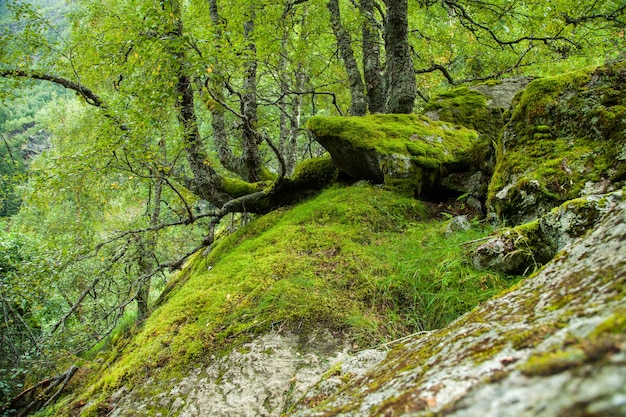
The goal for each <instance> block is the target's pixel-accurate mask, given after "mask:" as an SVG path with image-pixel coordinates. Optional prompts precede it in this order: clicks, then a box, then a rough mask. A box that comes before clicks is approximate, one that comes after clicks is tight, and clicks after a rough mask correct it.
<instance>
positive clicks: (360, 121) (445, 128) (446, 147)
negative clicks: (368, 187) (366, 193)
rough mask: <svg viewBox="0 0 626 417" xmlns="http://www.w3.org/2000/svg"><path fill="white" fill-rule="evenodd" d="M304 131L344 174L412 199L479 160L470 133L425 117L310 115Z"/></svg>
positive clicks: (474, 138)
mask: <svg viewBox="0 0 626 417" xmlns="http://www.w3.org/2000/svg"><path fill="white" fill-rule="evenodd" d="M308 128H309V129H310V130H311V131H312V132H313V134H314V135H315V139H316V140H317V141H318V142H319V143H321V144H322V146H324V148H326V150H328V152H329V153H330V155H331V157H332V159H333V162H334V164H335V165H336V166H337V168H338V169H339V171H340V172H342V173H343V174H345V175H348V176H349V177H351V178H353V179H355V180H368V181H371V182H373V183H378V184H382V183H384V184H386V185H388V186H390V187H394V188H399V189H404V190H407V191H411V192H413V193H415V194H416V195H421V194H422V193H428V192H430V191H432V190H433V188H434V187H433V185H434V184H436V183H437V181H438V180H439V179H440V178H441V177H442V176H443V174H445V173H446V172H449V171H463V170H465V169H467V167H468V166H470V165H471V164H472V163H473V161H476V160H478V159H480V158H479V157H477V155H476V152H480V148H479V145H480V143H479V141H478V140H477V138H478V134H477V133H476V132H475V131H474V130H470V129H467V128H464V127H460V126H456V125H452V124H449V123H443V122H436V121H433V120H430V119H428V118H427V117H424V116H418V115H408V114H402V115H395V114H385V115H382V114H377V115H371V116H363V117H313V118H311V119H310V120H309V122H308Z"/></svg>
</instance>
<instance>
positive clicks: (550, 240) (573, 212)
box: [471, 190, 624, 275]
mask: <svg viewBox="0 0 626 417" xmlns="http://www.w3.org/2000/svg"><path fill="white" fill-rule="evenodd" d="M623 200H624V192H623V191H622V190H619V191H615V192H613V193H608V194H601V195H591V196H587V197H581V198H578V199H575V200H571V201H568V202H566V203H564V204H562V205H560V206H559V207H556V208H554V209H552V210H551V211H550V212H548V213H546V214H544V215H543V216H541V217H540V218H539V219H538V221H534V222H531V223H527V224H523V225H520V226H517V227H513V228H503V229H499V230H498V231H496V232H495V234H494V236H493V238H491V239H489V240H487V241H486V242H483V243H481V244H480V245H479V246H477V247H476V248H475V249H474V250H473V251H472V252H471V258H472V263H473V265H474V268H476V269H477V270H485V269H491V270H494V271H500V272H502V273H504V274H522V275H523V274H525V273H527V272H532V271H533V270H534V269H535V268H536V267H538V266H540V265H543V264H545V263H546V262H548V261H550V260H551V259H552V258H553V257H554V255H556V254H557V252H558V251H559V250H561V249H562V248H564V247H565V246H566V245H567V244H569V243H571V242H572V241H573V240H574V239H575V238H577V237H579V236H581V235H583V234H585V233H586V232H587V231H589V230H590V229H592V228H593V226H594V225H595V224H596V223H597V222H598V220H599V219H600V218H601V217H602V216H603V215H605V214H606V213H607V212H609V211H610V210H612V209H614V208H615V206H616V205H617V204H619V203H620V202H621V201H623Z"/></svg>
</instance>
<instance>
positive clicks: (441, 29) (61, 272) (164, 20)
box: [0, 0, 626, 406]
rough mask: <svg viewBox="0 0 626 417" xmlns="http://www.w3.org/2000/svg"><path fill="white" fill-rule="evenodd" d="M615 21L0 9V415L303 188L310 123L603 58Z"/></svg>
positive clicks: (302, 7)
mask: <svg viewBox="0 0 626 417" xmlns="http://www.w3.org/2000/svg"><path fill="white" fill-rule="evenodd" d="M625 23H626V4H624V3H623V2H622V1H621V0H600V1H597V0H596V1H591V0H582V1H576V2H574V1H572V0H552V1H544V0H519V1H518V0H515V1H510V0H488V1H483V0H434V1H431V0H411V1H409V0H385V1H379V0H280V1H271V2H270V1H256V2H249V1H244V0H236V1H228V2H226V1H220V0H161V1H147V0H72V1H70V0H67V1H64V0H55V1H52V0H50V1H46V0H37V1H35V0H33V1H30V2H28V1H12V0H8V1H7V0H0V35H1V38H0V99H1V101H0V311H1V315H2V322H1V323H0V390H1V395H0V406H2V405H3V404H4V403H6V402H7V401H8V400H9V399H10V398H12V397H13V396H14V395H16V394H17V393H18V392H19V391H20V390H21V389H22V388H23V387H24V385H25V384H27V382H30V383H33V382H35V381H38V380H40V379H42V378H44V377H45V376H47V375H50V374H55V373H58V372H59V371H61V370H63V369H62V368H63V367H64V366H65V365H63V364H65V363H67V362H68V361H71V358H74V357H76V356H79V357H83V358H89V357H90V355H94V352H96V351H97V350H98V349H102V348H103V347H106V346H107V344H110V343H111V340H112V338H114V336H115V334H116V333H117V334H121V333H122V332H123V331H124V329H128V328H130V327H132V326H134V325H140V324H141V322H142V321H143V320H144V319H145V318H146V317H147V316H148V315H149V313H150V308H151V306H152V303H153V302H154V300H155V299H156V298H158V296H159V294H160V293H161V291H162V290H163V288H164V286H165V284H166V283H167V281H168V279H169V278H170V276H171V273H172V271H175V270H176V269H178V268H180V267H181V265H182V264H183V262H184V261H185V260H186V259H187V258H188V257H189V256H190V255H192V254H193V253H195V252H197V251H198V250H200V249H202V248H204V247H206V246H207V245H210V244H211V243H213V241H214V240H215V239H216V238H217V237H219V236H221V235H224V234H227V233H229V232H231V231H232V230H234V229H236V228H237V227H238V225H241V224H243V223H245V222H247V221H248V220H249V219H250V218H251V217H253V216H255V215H257V214H263V213H267V212H269V211H272V210H274V209H275V208H278V207H280V206H284V205H288V204H292V203H293V202H295V201H297V200H298V199H301V198H302V197H304V196H308V195H311V194H312V193H313V192H314V191H315V190H316V189H318V188H319V187H320V184H316V183H314V182H313V183H311V181H308V180H307V179H306V178H305V175H303V173H302V172H303V170H302V169H298V168H297V167H298V164H300V163H302V162H303V161H306V160H310V159H312V158H314V161H320V160H319V159H317V158H319V157H322V158H323V157H324V154H325V151H324V149H323V148H322V147H321V146H320V145H319V144H318V143H317V142H315V140H314V139H313V137H312V136H311V134H310V132H309V131H308V130H307V129H306V127H305V126H306V122H307V120H308V119H309V118H310V117H312V116H315V115H318V116H319V115H364V114H367V113H410V112H414V111H418V110H419V109H420V108H422V107H423V106H424V105H426V103H427V102H428V100H429V99H430V97H432V96H434V95H436V94H437V93H439V92H441V91H443V90H445V89H449V88H450V87H451V86H457V85H466V84H471V83H475V82H479V81H487V80H496V79H500V78H505V77H517V76H524V75H532V76H545V75H553V74H558V73H561V72H567V71H571V70H575V69H579V68H582V67H585V66H589V65H593V64H601V63H604V62H606V61H612V60H621V59H624V54H625V53H626V39H625V33H624V28H625ZM322 161H324V159H322ZM322 163H323V162H322ZM439 325H441V323H439Z"/></svg>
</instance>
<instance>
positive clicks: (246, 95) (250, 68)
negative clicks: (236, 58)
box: [241, 5, 266, 182]
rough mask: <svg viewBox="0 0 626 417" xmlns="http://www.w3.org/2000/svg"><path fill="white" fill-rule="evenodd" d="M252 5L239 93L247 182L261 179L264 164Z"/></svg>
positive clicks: (246, 25)
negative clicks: (240, 92)
mask: <svg viewBox="0 0 626 417" xmlns="http://www.w3.org/2000/svg"><path fill="white" fill-rule="evenodd" d="M254 7H255V6H254V5H251V6H250V11H249V13H248V20H246V22H245V23H244V26H243V35H244V38H245V39H246V40H247V41H248V44H247V45H246V51H245V52H244V57H245V59H246V61H247V62H246V70H245V78H244V81H243V93H242V94H241V114H242V115H243V117H244V120H243V132H242V138H241V146H242V155H241V156H242V158H243V161H244V166H245V171H246V172H245V173H244V175H243V176H242V177H243V179H244V180H246V181H249V182H257V181H261V180H263V179H266V178H263V170H264V164H263V159H262V158H261V152H260V150H259V145H260V144H261V143H262V142H263V136H262V135H260V134H259V133H258V132H257V125H258V115H257V109H258V104H257V97H256V96H257V68H258V62H257V56H256V43H255V42H254V40H253V34H254V20H255V19H256V12H255V10H254Z"/></svg>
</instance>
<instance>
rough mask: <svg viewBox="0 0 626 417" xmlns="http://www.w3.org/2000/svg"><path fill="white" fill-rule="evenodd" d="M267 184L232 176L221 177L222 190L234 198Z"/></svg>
mask: <svg viewBox="0 0 626 417" xmlns="http://www.w3.org/2000/svg"><path fill="white" fill-rule="evenodd" d="M267 185H269V183H267V182H261V183H250V182H247V181H244V180H241V179H239V178H234V177H224V178H223V188H224V192H226V193H227V194H228V195H230V196H231V197H234V198H236V197H241V196H244V195H248V194H252V193H255V192H257V191H261V190H262V189H263V188H264V187H266V186H267Z"/></svg>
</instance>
